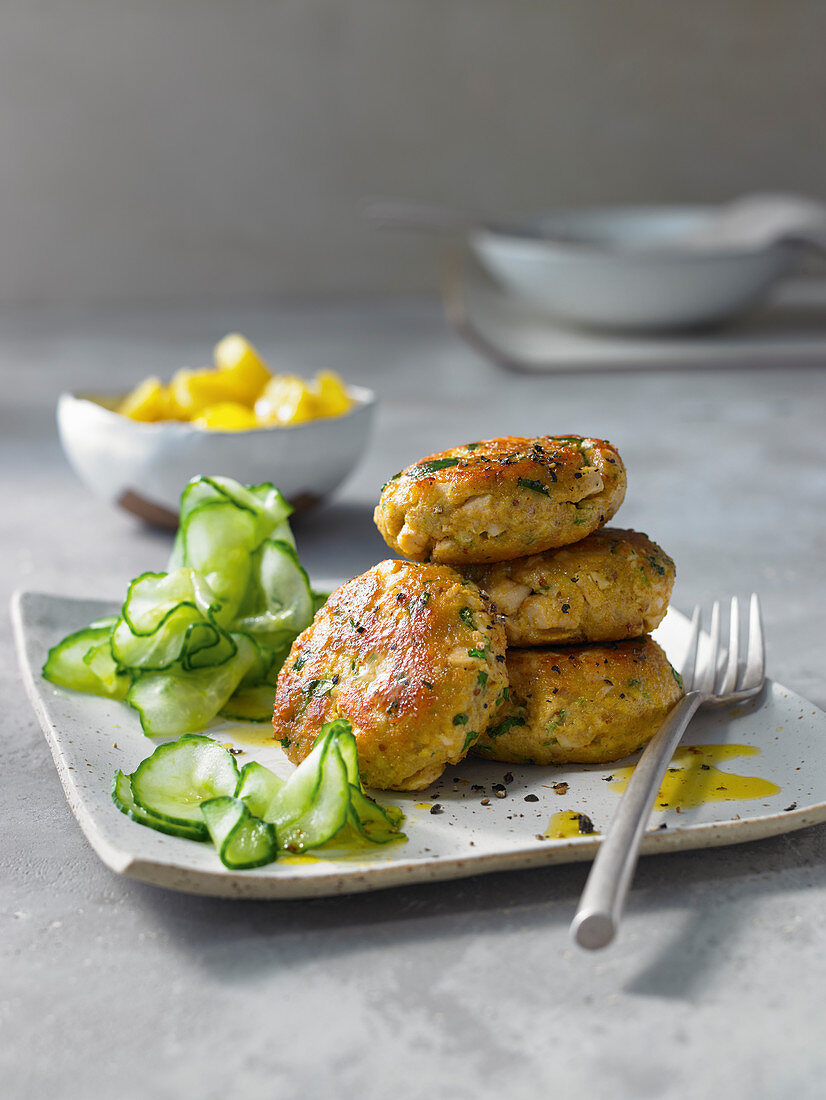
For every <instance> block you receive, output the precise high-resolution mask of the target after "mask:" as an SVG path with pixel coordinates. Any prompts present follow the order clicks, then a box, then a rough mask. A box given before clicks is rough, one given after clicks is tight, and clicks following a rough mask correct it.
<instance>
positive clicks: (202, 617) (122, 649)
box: [112, 569, 235, 670]
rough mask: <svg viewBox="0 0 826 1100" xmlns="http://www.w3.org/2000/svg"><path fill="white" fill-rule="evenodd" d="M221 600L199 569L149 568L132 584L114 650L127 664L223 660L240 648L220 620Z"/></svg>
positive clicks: (148, 666) (146, 666)
mask: <svg viewBox="0 0 826 1100" xmlns="http://www.w3.org/2000/svg"><path fill="white" fill-rule="evenodd" d="M219 609H220V602H219V600H218V598H217V597H216V595H215V593H214V592H213V591H212V589H211V588H210V587H209V586H208V585H207V584H206V582H205V581H204V579H203V577H201V576H200V575H199V574H198V573H196V572H195V570H194V569H178V570H176V572H174V573H143V574H142V575H141V576H140V577H137V578H136V579H135V580H134V581H132V583H131V584H130V585H129V589H128V591H127V594H126V600H125V601H124V604H123V608H122V617H121V618H120V619H119V620H118V622H117V624H116V625H115V629H114V632H113V634H112V655H113V656H114V658H115V660H116V661H117V662H118V663H119V664H121V665H124V666H126V667H127V668H142V669H147V670H150V669H154V670H157V669H164V668H168V667H169V666H170V665H171V664H172V662H173V661H177V660H182V661H183V663H184V666H185V667H195V668H198V667H206V666H214V665H218V664H222V663H223V662H224V661H226V660H227V659H228V658H229V657H231V656H232V655H233V654H234V652H235V648H234V645H233V643H232V642H231V640H230V638H229V636H228V634H227V633H226V632H225V631H223V630H221V629H220V628H219V627H218V626H216V624H215V622H214V616H215V615H216V614H217V613H218V611H219Z"/></svg>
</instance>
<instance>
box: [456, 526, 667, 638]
mask: <svg viewBox="0 0 826 1100" xmlns="http://www.w3.org/2000/svg"><path fill="white" fill-rule="evenodd" d="M462 572H463V573H464V575H465V576H466V577H469V578H470V579H471V580H472V581H474V582H475V583H476V584H478V585H479V587H480V588H481V589H482V591H483V592H486V593H487V595H488V596H490V598H491V599H492V600H493V602H494V604H495V605H496V609H497V611H498V612H499V613H500V615H502V616H503V618H504V621H505V632H506V634H507V638H508V645H512V646H535V645H554V644H560V643H566V644H567V643H572V642H621V641H625V640H626V639H628V638H636V637H638V636H639V635H641V634H648V633H649V632H650V631H652V630H654V629H655V628H656V627H657V626H659V624H660V622H662V619H663V617H664V616H665V613H666V611H667V610H668V601H669V599H670V598H671V590H672V589H673V587H674V577H675V569H674V562H673V561H672V560H671V558H670V557H669V556H668V555H667V554H666V553H665V552H664V551H663V550H662V549H660V547H659V546H657V544H656V543H655V542H652V541H651V539H649V538H648V536H647V535H644V534H642V533H641V532H639V531H625V530H621V529H619V528H613V527H604V528H603V529H602V530H601V531H595V532H594V533H593V534H592V535H589V536H588V537H587V538H585V539H583V540H582V541H581V542H576V543H573V544H572V545H570V546H563V547H560V548H558V549H556V550H546V551H545V552H544V553H542V554H532V555H531V556H530V557H527V558H516V559H514V560H512V561H507V562H501V563H497V564H494V565H471V566H467V567H466V568H465V569H463V570H462Z"/></svg>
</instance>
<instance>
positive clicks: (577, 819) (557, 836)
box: [542, 810, 599, 840]
mask: <svg viewBox="0 0 826 1100" xmlns="http://www.w3.org/2000/svg"><path fill="white" fill-rule="evenodd" d="M542 835H543V836H546V837H548V839H550V840H565V839H567V838H568V837H572V836H599V833H598V832H597V830H596V829H595V828H594V826H593V822H592V821H591V819H590V817H588V816H587V815H586V814H583V813H579V812H578V811H577V810H560V811H559V812H558V813H555V814H553V815H552V816H551V820H550V821H549V822H548V828H547V829H546V830H545V832H544V833H543V834H542Z"/></svg>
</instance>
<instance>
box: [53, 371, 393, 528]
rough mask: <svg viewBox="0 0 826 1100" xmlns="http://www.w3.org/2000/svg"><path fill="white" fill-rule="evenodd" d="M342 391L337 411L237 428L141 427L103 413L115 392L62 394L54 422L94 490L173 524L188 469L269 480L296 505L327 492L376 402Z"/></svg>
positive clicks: (345, 468)
mask: <svg viewBox="0 0 826 1100" xmlns="http://www.w3.org/2000/svg"><path fill="white" fill-rule="evenodd" d="M348 389H349V391H350V393H351V394H352V396H353V397H354V398H355V401H356V404H355V405H354V406H353V408H352V409H350V411H349V412H347V413H345V414H344V415H343V416H336V417H325V418H322V419H319V420H310V421H307V422H306V423H304V424H294V425H291V426H288V427H272V428H255V429H252V430H250V431H244V432H221V431H213V430H204V429H202V428H196V427H194V426H193V425H192V424H187V423H181V422H178V421H162V422H159V423H157V424H144V423H141V422H139V421H137V420H130V419H129V418H128V417H125V416H121V415H120V414H119V413H116V412H113V411H112V410H113V408H114V407H115V406H116V405H117V403H118V401H120V400H121V398H120V396H112V395H107V396H102V395H98V394H94V395H93V394H77V395H75V394H71V393H64V394H62V395H61V397H60V399H59V401H58V404H57V425H58V429H59V432H60V440H61V443H62V444H63V449H64V451H65V452H66V456H67V458H68V459H69V462H70V463H71V465H72V467H73V468H74V470H75V472H76V473H77V475H78V476H79V477H80V479H81V480H82V481H83V482H85V483H86V485H87V486H88V487H89V488H90V489H91V490H92V491H93V492H94V493H96V494H97V495H98V496H100V497H103V499H104V500H108V501H111V502H112V503H113V504H118V505H120V506H121V507H122V508H125V509H126V510H127V511H130V512H133V513H134V514H135V515H138V516H140V517H141V519H144V520H147V521H148V522H150V523H155V524H158V525H161V526H165V527H174V526H176V525H177V520H178V501H179V499H180V496H181V492H182V491H183V489H184V486H185V485H186V483H187V482H188V481H189V479H190V478H192V477H195V476H196V475H197V474H223V475H225V476H228V477H233V478H235V479H236V480H237V481H240V482H242V483H243V484H246V485H254V484H259V483H260V482H262V481H272V482H273V483H274V484H275V485H277V486H278V488H279V489H280V490H281V492H282V493H283V494H284V496H285V497H287V499H288V500H289V501H291V502H292V504H293V505H294V507H295V508H296V510H299V511H300V510H304V509H307V508H310V507H312V506H313V505H315V504H317V503H318V502H319V501H320V500H321V499H322V498H323V497H325V496H327V495H328V494H329V493H331V492H332V491H333V489H335V488H336V487H337V486H338V485H339V484H340V483H341V482H342V481H343V480H344V478H345V477H346V476H347V475H348V474H349V473H350V471H351V470H352V469H353V467H354V466H355V464H356V462H357V461H358V460H359V458H360V457H361V454H362V452H363V451H364V448H365V447H366V445H367V441H368V438H369V435H370V426H371V423H372V418H373V409H374V407H375V403H376V398H375V394H374V393H373V391H372V390H368V389H365V388H364V387H362V386H348Z"/></svg>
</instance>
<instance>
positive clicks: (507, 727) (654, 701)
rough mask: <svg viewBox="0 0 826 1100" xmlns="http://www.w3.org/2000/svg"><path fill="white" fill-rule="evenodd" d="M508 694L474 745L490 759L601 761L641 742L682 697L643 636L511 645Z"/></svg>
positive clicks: (678, 683) (651, 643)
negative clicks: (569, 643)
mask: <svg viewBox="0 0 826 1100" xmlns="http://www.w3.org/2000/svg"><path fill="white" fill-rule="evenodd" d="M507 666H508V678H509V680H510V687H509V698H508V701H507V703H505V704H504V706H503V708H502V709H501V711H500V712H499V713H498V714H497V715H496V719H495V721H494V724H493V725H492V726H490V727H488V730H487V731H486V733H484V734H483V735H482V737H480V739H479V741H478V742H477V743H476V745H475V746H474V752H477V753H479V754H480V755H481V756H486V757H488V758H489V759H491V760H502V761H508V762H510V763H526V764H604V763H609V762H610V761H613V760H621V759H622V758H623V757H624V756H628V754H629V753H632V752H635V751H636V750H637V749H640V748H642V747H643V746H644V745H646V744H647V743H648V742H649V741H650V740H651V738H652V737H653V736H654V734H655V733H656V732H657V730H658V728H659V727H660V725H661V724H662V721H663V719H664V718H665V716H666V714H667V713H668V712H669V710H670V709H671V708H672V707H673V706H674V704H675V703H676V702H677V701H678V700H679V699H680V698H681V697H682V694H683V688H682V682H681V681H680V678H679V676H678V675H677V673H676V672H675V671H674V669H673V668H672V667H671V665H670V664H669V662H668V658H667V657H666V655H665V653H664V652H663V651H662V649H661V648H660V647H659V646H658V645H657V643H656V642H655V641H654V640H653V639H651V638H648V637H645V638H635V639H634V640H632V641H627V642H616V643H613V644H607V645H581V646H567V647H566V646H559V647H556V648H553V649H552V648H542V649H511V650H508V658H507Z"/></svg>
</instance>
